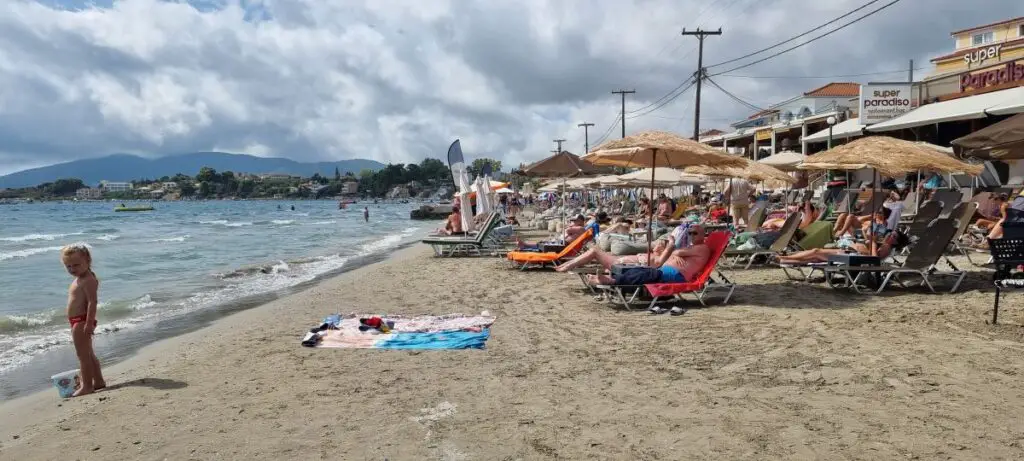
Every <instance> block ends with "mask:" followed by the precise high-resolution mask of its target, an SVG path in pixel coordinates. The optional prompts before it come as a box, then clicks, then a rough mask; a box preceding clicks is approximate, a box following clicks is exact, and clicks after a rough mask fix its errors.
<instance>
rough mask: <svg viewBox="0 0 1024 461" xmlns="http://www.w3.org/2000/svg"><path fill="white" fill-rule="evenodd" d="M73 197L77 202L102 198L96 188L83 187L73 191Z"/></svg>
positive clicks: (100, 191)
mask: <svg viewBox="0 0 1024 461" xmlns="http://www.w3.org/2000/svg"><path fill="white" fill-rule="evenodd" d="M75 197H77V198H78V199H79V200H99V199H100V198H103V191H102V190H100V189H98V188H95V189H94V188H92V187H83V188H81V189H78V190H77V191H75Z"/></svg>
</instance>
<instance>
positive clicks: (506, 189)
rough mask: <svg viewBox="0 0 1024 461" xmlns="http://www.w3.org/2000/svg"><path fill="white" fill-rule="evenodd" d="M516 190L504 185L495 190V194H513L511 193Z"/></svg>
mask: <svg viewBox="0 0 1024 461" xmlns="http://www.w3.org/2000/svg"><path fill="white" fill-rule="evenodd" d="M514 192H515V191H514V190H512V189H509V188H507V187H502V188H501V189H498V190H496V191H494V193H495V194H511V193H514Z"/></svg>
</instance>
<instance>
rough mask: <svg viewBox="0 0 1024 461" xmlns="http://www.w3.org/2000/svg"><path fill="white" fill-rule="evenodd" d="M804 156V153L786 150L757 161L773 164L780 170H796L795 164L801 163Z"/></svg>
mask: <svg viewBox="0 0 1024 461" xmlns="http://www.w3.org/2000/svg"><path fill="white" fill-rule="evenodd" d="M805 158H807V156H806V155H804V154H801V153H799V152H793V151H788V150H787V151H783V152H779V153H777V154H775V155H771V156H768V157H765V158H763V159H761V160H758V161H757V163H760V164H762V165H768V166H773V167H775V168H778V169H780V170H782V171H796V170H797V167H796V166H797V165H799V164H801V163H802V162H803V161H804V159H805Z"/></svg>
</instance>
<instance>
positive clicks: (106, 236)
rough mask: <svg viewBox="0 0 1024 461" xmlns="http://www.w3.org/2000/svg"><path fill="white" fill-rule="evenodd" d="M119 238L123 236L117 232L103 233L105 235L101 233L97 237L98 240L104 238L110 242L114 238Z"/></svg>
mask: <svg viewBox="0 0 1024 461" xmlns="http://www.w3.org/2000/svg"><path fill="white" fill-rule="evenodd" d="M119 238H121V236H120V235H117V234H103V235H101V236H99V237H96V240H103V241H105V242H110V241H113V240H117V239H119Z"/></svg>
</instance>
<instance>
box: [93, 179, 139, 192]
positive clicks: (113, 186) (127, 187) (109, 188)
mask: <svg viewBox="0 0 1024 461" xmlns="http://www.w3.org/2000/svg"><path fill="white" fill-rule="evenodd" d="M100 189H103V191H104V192H129V191H131V190H132V183H130V182H116V181H107V180H103V181H100Z"/></svg>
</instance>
